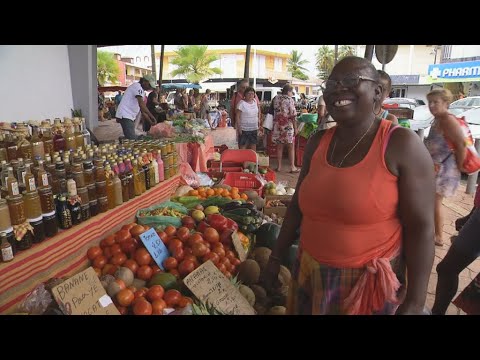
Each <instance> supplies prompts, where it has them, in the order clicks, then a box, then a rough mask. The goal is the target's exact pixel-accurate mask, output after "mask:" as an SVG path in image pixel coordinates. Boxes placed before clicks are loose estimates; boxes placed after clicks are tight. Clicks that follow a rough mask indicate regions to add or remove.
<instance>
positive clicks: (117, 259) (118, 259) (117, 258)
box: [110, 252, 127, 266]
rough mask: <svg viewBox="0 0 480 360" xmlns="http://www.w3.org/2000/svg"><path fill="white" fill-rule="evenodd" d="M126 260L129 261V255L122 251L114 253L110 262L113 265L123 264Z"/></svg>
mask: <svg viewBox="0 0 480 360" xmlns="http://www.w3.org/2000/svg"><path fill="white" fill-rule="evenodd" d="M125 261H127V255H125V254H124V253H122V252H121V253H119V254H116V255H113V258H112V259H111V260H110V262H111V263H112V264H113V265H118V266H122V265H123V263H124V262H125Z"/></svg>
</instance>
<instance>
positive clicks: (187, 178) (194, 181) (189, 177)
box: [180, 162, 200, 188]
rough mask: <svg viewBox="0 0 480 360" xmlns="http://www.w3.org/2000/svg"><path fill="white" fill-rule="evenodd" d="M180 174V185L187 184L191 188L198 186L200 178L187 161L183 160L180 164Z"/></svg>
mask: <svg viewBox="0 0 480 360" xmlns="http://www.w3.org/2000/svg"><path fill="white" fill-rule="evenodd" d="M180 175H181V177H180V185H188V186H191V187H193V188H197V187H199V186H200V178H199V177H198V175H197V173H196V172H195V171H193V169H192V167H191V166H190V164H189V163H187V162H183V163H181V164H180Z"/></svg>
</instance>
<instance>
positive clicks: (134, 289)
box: [127, 285, 137, 294]
mask: <svg viewBox="0 0 480 360" xmlns="http://www.w3.org/2000/svg"><path fill="white" fill-rule="evenodd" d="M127 289H129V290H131V291H132V292H133V293H134V294H135V292H136V291H137V288H136V287H135V286H133V285H130V286H127Z"/></svg>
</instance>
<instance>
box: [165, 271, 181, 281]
mask: <svg viewBox="0 0 480 360" xmlns="http://www.w3.org/2000/svg"><path fill="white" fill-rule="evenodd" d="M168 272H169V273H170V274H172V275H173V276H175V277H176V278H177V279H178V278H180V273H179V272H178V270H177V269H171V270H169V271H168Z"/></svg>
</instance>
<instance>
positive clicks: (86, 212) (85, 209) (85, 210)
mask: <svg viewBox="0 0 480 360" xmlns="http://www.w3.org/2000/svg"><path fill="white" fill-rule="evenodd" d="M80 212H81V213H82V221H86V220H88V219H90V204H89V203H86V204H84V205H82V206H80Z"/></svg>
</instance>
